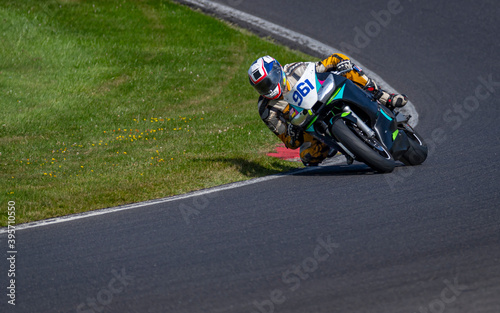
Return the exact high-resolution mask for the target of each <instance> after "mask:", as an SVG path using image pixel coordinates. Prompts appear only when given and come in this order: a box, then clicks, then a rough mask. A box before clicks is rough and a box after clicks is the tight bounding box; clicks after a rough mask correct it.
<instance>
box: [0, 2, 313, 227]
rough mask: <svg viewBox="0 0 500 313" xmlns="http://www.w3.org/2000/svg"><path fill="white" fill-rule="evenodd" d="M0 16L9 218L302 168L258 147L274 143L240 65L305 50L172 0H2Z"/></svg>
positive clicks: (0, 149)
mask: <svg viewBox="0 0 500 313" xmlns="http://www.w3.org/2000/svg"><path fill="white" fill-rule="evenodd" d="M0 21H2V23H1V25H0V34H1V38H0V40H1V44H0V103H1V107H2V110H1V111H0V168H1V173H0V192H1V194H0V199H1V202H0V203H1V204H2V207H3V208H4V209H5V211H6V208H7V203H8V201H15V202H16V222H17V223H24V222H29V221H34V220H40V219H45V218H50V217H55V216H61V215H67V214H71V213H78V212H83V211H89V210H94V209H99V208H105V207H111V206H117V205H121V204H126V203H132V202H139V201H144V200H149V199H155V198H160V197H166V196H171V195H175V194H180V193H185V192H188V191H192V190H197V189H202V188H208V187H212V186H216V185H220V184H225V183H229V182H235V181H241V180H246V179H249V178H253V177H259V176H263V175H269V174H273V173H278V172H283V171H287V170H290V169H292V168H295V167H297V166H298V165H297V164H293V163H289V162H286V161H281V160H278V159H274V158H270V157H267V156H266V155H265V153H266V152H269V151H271V150H272V147H273V146H274V145H275V143H276V142H277V141H278V139H277V138H276V137H275V136H274V135H273V134H272V133H271V132H270V131H269V130H268V129H267V128H266V126H265V125H264V123H262V121H260V118H259V116H258V113H257V107H256V98H257V97H256V93H255V91H254V90H253V89H252V88H251V87H250V85H249V84H248V78H247V76H246V71H247V69H248V66H249V65H250V63H251V62H252V61H253V60H255V59H256V58H257V57H259V56H261V55H265V54H270V55H273V56H276V57H277V58H279V60H280V61H281V62H282V63H288V62H292V61H296V60H303V59H307V58H308V57H307V56H305V55H303V54H301V53H298V52H295V51H291V50H289V49H286V48H284V47H281V46H278V45H275V44H273V43H272V42H270V41H267V40H262V39H260V38H258V37H257V36H254V35H251V34H249V33H247V32H246V31H243V30H241V29H238V28H236V27H232V26H231V25H228V24H227V23H225V22H222V21H219V20H217V19H214V18H212V17H208V16H205V15H203V14H201V13H200V12H196V11H193V10H191V9H190V8H187V7H185V6H181V5H178V4H175V3H172V2H169V1H166V2H165V1H146V0H145V1H139V0H137V1H134V0H125V1H124V0H120V1H112V0H103V1H99V0H95V1H92V2H88V1H78V0H64V1H63V0H47V1H42V0H24V1H17V0H15V1H9V0H7V1H2V2H1V3H0ZM4 209H2V212H4ZM6 224H7V214H6V213H5V212H4V213H3V214H1V216H0V225H1V226H5V225H6Z"/></svg>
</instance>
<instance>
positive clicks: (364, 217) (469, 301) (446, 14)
mask: <svg viewBox="0 0 500 313" xmlns="http://www.w3.org/2000/svg"><path fill="white" fill-rule="evenodd" d="M220 2H221V3H225V4H228V3H229V4H230V5H233V6H234V7H236V8H237V9H239V10H242V11H245V12H248V13H251V14H254V15H257V16H260V17H262V18H264V19H267V20H271V21H273V22H274V23H276V24H280V25H284V26H286V27H288V28H291V29H292V30H295V31H297V32H301V33H304V34H306V35H309V36H311V37H313V38H315V39H318V40H321V41H323V42H325V43H327V44H329V45H331V46H334V47H337V48H341V46H340V45H341V44H343V45H344V47H348V45H349V46H351V48H352V47H354V48H356V49H354V50H356V51H352V53H351V55H352V56H354V57H355V58H356V59H357V60H360V61H361V62H362V63H363V64H365V65H367V66H369V67H370V69H371V70H373V71H375V72H377V73H378V74H379V75H380V76H381V77H383V78H384V79H385V80H386V81H387V82H388V83H390V84H391V85H392V86H393V87H395V88H396V89H397V90H400V91H404V92H405V93H407V94H408V95H409V96H410V97H411V99H412V101H413V103H414V104H415V106H416V107H417V110H418V111H419V114H420V122H419V125H418V128H417V130H418V131H419V132H420V133H421V134H422V135H423V136H424V137H425V138H426V139H427V140H428V142H429V144H430V147H431V154H430V156H429V158H428V160H427V161H426V162H425V163H424V164H423V165H421V166H417V167H413V168H408V167H403V166H401V167H398V168H397V169H396V170H395V171H394V172H393V173H392V174H385V175H382V174H374V173H373V172H372V171H370V170H369V169H367V168H366V167H365V166H364V165H361V164H355V165H353V166H343V165H342V166H330V167H324V168H321V169H318V170H316V171H312V172H305V173H301V174H296V175H287V176H283V177H279V178H276V179H272V180H269V181H263V182H260V183H256V184H252V185H248V186H245V187H241V188H235V189H227V190H223V191H220V192H216V193H211V194H205V195H201V196H198V197H191V198H186V199H184V200H182V199H181V200H177V201H172V202H168V203H163V204H153V205H150V206H144V207H141V208H138V209H134V210H127V211H122V212H117V213H112V214H106V215H102V216H96V217H88V218H84V219H79V220H75V221H72V222H66V223H59V224H54V225H47V226H43V227H36V228H30V229H25V230H21V231H19V232H18V233H17V244H18V247H17V250H18V251H19V252H18V254H17V260H16V271H17V274H18V275H17V280H16V294H17V298H16V304H17V305H16V306H15V307H12V306H10V305H8V304H7V301H8V297H7V296H6V288H5V287H6V286H2V290H4V294H3V295H2V296H1V297H0V299H2V300H1V301H0V303H1V304H0V311H1V312H79V311H80V312H140V313H143V312H190V313H195V312H248V313H250V312H411V313H413V312H474V313H483V312H491V313H498V312H500V262H499V261H500V226H499V225H500V213H499V202H500V201H499V194H500V191H499V187H498V180H499V178H500V175H499V174H500V173H499V165H498V158H499V154H500V134H499V131H500V128H499V127H498V121H499V120H500V101H499V100H498V97H499V96H500V62H499V61H500V60H499V56H498V49H499V48H500V40H499V39H500V36H499V23H498V16H500V5H499V4H498V2H497V1H481V2H477V4H474V3H473V2H472V1H464V0H459V1H453V2H449V1H446V2H445V1H440V2H435V1H416V0H413V1H410V0H406V1H403V0H402V1H401V2H386V1H377V3H375V1H365V0H362V1H356V2H354V1H326V0H325V1H315V5H314V6H312V5H310V3H309V2H306V1H286V4H285V1H263V0H253V1H220ZM320 3H321V4H320ZM398 3H399V4H398ZM396 4H398V5H396ZM389 9H390V10H391V11H392V12H393V13H391V14H390V20H387V19H386V20H381V21H383V24H385V25H382V22H377V23H379V28H377V27H376V26H374V25H375V24H374V23H375V22H374V21H376V20H377V19H376V18H375V17H374V15H372V12H379V11H380V10H387V11H389ZM278 12H280V14H279V15H278ZM388 21H389V22H388ZM370 22H372V23H371V24H368V23H370ZM367 25H368V26H367ZM367 27H368V32H369V34H370V35H369V36H368V35H366V34H367V32H366V29H367ZM370 27H372V28H370ZM362 29H364V32H365V36H367V37H365V38H364V39H365V40H364V41H363V40H362V38H361V37H362V36H363V35H360V30H362ZM377 29H379V31H378V32H377V31H376V30H377ZM276 57H279V56H276ZM488 81H489V82H488ZM182 213H184V215H183V214H182ZM0 238H2V240H1V242H5V240H4V239H5V238H6V235H5V234H1V235H0ZM3 250H5V249H3ZM3 256H4V257H2V259H3V261H1V262H0V264H1V268H0V274H1V275H2V278H1V282H2V285H6V280H7V277H6V276H7V263H6V258H7V254H6V253H5V252H4V253H3ZM93 303H95V304H93ZM91 308H93V309H91Z"/></svg>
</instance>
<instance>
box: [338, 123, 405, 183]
mask: <svg viewBox="0 0 500 313" xmlns="http://www.w3.org/2000/svg"><path fill="white" fill-rule="evenodd" d="M331 131H332V134H333V136H334V137H335V138H336V139H337V140H338V141H339V142H340V143H342V144H343V145H344V146H345V147H346V148H347V149H348V150H349V151H350V152H352V153H353V154H354V155H355V156H356V159H357V160H359V161H361V162H363V163H366V164H367V165H368V166H370V167H371V168H373V169H374V170H376V171H378V172H381V173H390V172H392V171H393V170H394V167H396V162H395V161H394V158H393V157H392V155H391V154H390V153H389V152H388V151H387V149H385V147H384V146H383V145H382V144H380V143H379V142H378V140H376V139H374V138H372V139H370V140H373V141H375V142H376V143H377V144H378V145H379V146H380V147H381V148H382V149H383V151H378V150H375V149H374V148H372V147H371V146H370V145H368V144H367V143H365V142H364V141H363V140H366V139H367V138H363V139H361V138H360V137H359V136H358V135H357V134H356V133H355V131H354V130H351V129H350V128H349V127H348V126H347V125H346V123H345V122H344V120H342V119H338V120H337V121H335V122H334V123H333V125H332V127H331Z"/></svg>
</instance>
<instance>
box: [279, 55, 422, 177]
mask: <svg viewBox="0 0 500 313" xmlns="http://www.w3.org/2000/svg"><path fill="white" fill-rule="evenodd" d="M342 74H343V73H342V72H326V73H317V72H316V67H315V64H314V63H310V64H309V65H308V67H307V69H306V71H305V73H304V75H302V77H301V78H300V80H299V81H298V82H297V84H295V86H294V87H293V89H292V90H291V91H290V92H288V93H287V94H286V95H285V96H284V98H285V100H286V101H287V102H288V103H289V104H290V118H291V121H290V122H291V123H292V124H293V125H296V126H299V127H300V128H302V129H303V130H304V131H306V132H308V133H309V134H311V135H312V136H314V137H316V138H317V139H319V140H321V141H322V142H324V143H325V144H327V145H329V146H330V147H332V148H334V149H336V150H337V151H340V152H341V153H342V154H344V155H345V157H346V159H347V161H348V164H351V163H352V162H353V161H354V160H356V161H360V162H363V163H365V164H367V165H368V166H370V167H371V168H372V169H374V170H376V171H378V172H382V173H389V172H392V171H393V170H394V167H395V166H396V161H400V162H403V163H404V164H405V165H418V164H421V163H423V162H424V161H425V159H426V158H427V146H426V145H425V143H424V141H423V139H422V137H420V136H419V135H418V134H417V132H415V130H414V129H413V128H412V127H411V126H410V125H409V124H408V121H409V119H410V118H411V116H405V115H404V114H402V113H401V112H397V111H391V110H389V109H388V108H387V107H385V106H384V105H382V104H380V103H379V102H378V101H376V100H374V99H373V96H372V95H371V94H369V93H367V92H365V91H364V90H362V89H361V88H359V87H358V86H357V85H355V84H354V83H353V82H352V81H350V80H349V79H347V78H345V77H344V76H341V75H342Z"/></svg>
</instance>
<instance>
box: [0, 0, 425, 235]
mask: <svg viewBox="0 0 500 313" xmlns="http://www.w3.org/2000/svg"><path fill="white" fill-rule="evenodd" d="M179 1H180V2H184V3H189V4H191V5H195V6H197V7H199V8H202V9H205V10H208V11H211V12H214V13H217V14H218V15H222V16H226V17H231V18H233V19H237V20H241V21H244V22H247V23H251V24H252V25H255V26H258V27H259V28H261V29H262V30H264V31H266V32H268V33H270V34H272V35H274V36H280V37H285V38H288V39H293V40H294V41H296V42H298V43H300V45H302V46H307V47H308V48H309V49H311V50H314V51H316V52H318V53H320V54H323V55H330V54H333V53H342V52H341V51H339V50H337V49H335V48H333V47H330V46H328V45H325V44H323V43H321V42H319V41H317V40H315V39H313V38H311V37H308V36H305V35H302V34H299V33H297V32H294V31H292V30H289V29H286V28H284V27H282V26H279V25H276V24H274V23H271V22H268V21H266V20H263V19H261V18H259V17H256V16H253V15H250V14H248V13H244V12H241V11H238V10H236V9H233V8H231V7H228V6H225V5H222V4H218V3H214V2H211V1H207V0H179ZM351 60H352V61H353V62H354V63H356V64H357V65H358V66H360V67H362V68H363V70H364V71H365V72H366V73H367V74H368V75H369V76H371V77H372V78H374V79H375V80H376V81H377V82H378V83H379V84H383V85H384V87H385V89H387V90H388V91H390V92H394V93H396V91H395V90H394V88H392V87H391V86H390V85H389V84H388V83H387V82H385V81H384V80H383V79H382V78H381V77H380V76H379V75H377V74H375V73H374V72H372V71H370V70H368V69H367V68H365V67H364V66H363V65H361V64H360V63H359V62H357V61H356V60H354V59H353V58H351ZM404 109H405V110H404V111H405V113H407V114H411V115H412V122H413V123H412V126H416V125H417V124H418V113H417V111H416V110H415V107H414V106H413V104H412V103H411V102H409V103H408V104H407V105H406V106H405V108H404ZM335 163H338V162H333V163H329V164H328V165H333V164H335ZM315 169H316V168H304V169H302V170H299V171H294V172H291V173H283V174H275V175H270V176H265V177H260V178H254V179H250V180H247V181H242V182H236V183H231V184H227V185H223V186H218V187H213V188H209V189H204V190H200V191H194V192H190V193H186V194H183V195H177V196H172V197H167V198H161V199H156V200H151V201H145V202H139V203H133V204H127V205H122V206H118V207H113V208H107V209H99V210H94V211H89V212H84V213H77V214H72V215H66V216H62V217H56V218H51V219H47V220H41V221H37V222H31V223H26V224H20V225H15V230H16V231H19V230H23V229H29V228H35V227H41V226H47V225H53V224H58V223H64V222H69V221H74V220H79V219H83V218H87V217H92V216H98V215H104V214H109V213H114V212H121V211H126V210H131V209H136V208H141V207H145V206H149V205H156V204H161V203H167V202H172V201H177V200H183V199H188V198H193V197H198V196H203V195H207V194H211V193H215V192H219V191H224V190H229V189H235V188H240V187H244V186H249V185H253V184H257V183H261V182H265V181H269V180H273V179H276V178H281V177H285V176H289V175H292V174H299V173H304V172H308V171H313V170H315ZM7 232H8V228H7V227H2V228H0V234H4V233H7Z"/></svg>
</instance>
